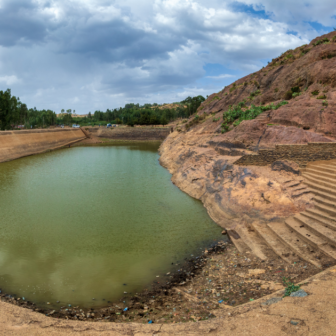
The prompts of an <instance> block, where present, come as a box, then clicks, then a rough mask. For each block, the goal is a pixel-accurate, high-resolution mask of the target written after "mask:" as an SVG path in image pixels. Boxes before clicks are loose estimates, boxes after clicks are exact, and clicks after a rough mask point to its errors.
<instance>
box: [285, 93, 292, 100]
mask: <svg viewBox="0 0 336 336" xmlns="http://www.w3.org/2000/svg"><path fill="white" fill-rule="evenodd" d="M292 97H293V92H292V91H287V92H286V93H285V99H286V100H290V99H292Z"/></svg>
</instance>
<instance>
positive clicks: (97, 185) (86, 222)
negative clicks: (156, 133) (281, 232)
mask: <svg viewBox="0 0 336 336" xmlns="http://www.w3.org/2000/svg"><path fill="white" fill-rule="evenodd" d="M158 146H159V145H158V144H156V143H138V144H137V143H133V144H127V145H112V146H111V145H109V146H101V147H76V148H67V149H62V150H58V151H54V152H50V153H45V154H41V155H37V156H30V157H25V158H22V159H19V160H15V161H11V162H6V163H1V164H0V213H1V217H0V288H1V290H2V291H3V292H5V293H9V294H13V295H14V294H15V295H16V296H18V297H25V299H26V300H30V301H32V302H34V303H36V304H38V305H40V306H44V305H46V304H47V302H50V304H51V306H57V305H58V304H57V303H56V302H57V301H59V305H68V304H71V305H81V306H82V307H94V306H104V304H105V303H106V302H108V301H115V300H118V299H120V298H121V297H122V296H124V292H127V295H131V294H135V293H136V292H139V291H141V290H143V289H145V288H149V286H150V285H151V283H152V282H153V281H157V282H160V281H162V282H163V283H165V282H166V281H169V280H167V276H165V274H166V273H167V272H170V271H173V270H174V269H175V270H176V268H178V265H180V264H181V263H182V262H183V260H184V259H185V258H188V257H190V256H191V255H194V256H196V255H199V254H200V252H201V251H202V249H203V251H204V248H206V247H208V246H209V245H210V244H212V243H215V242H217V241H218V240H220V239H222V236H221V228H220V227H218V226H217V225H216V224H215V223H214V222H213V221H212V220H211V219H210V217H209V216H208V214H207V212H206V210H205V209H204V207H203V205H202V203H201V202H200V201H197V200H195V199H193V198H191V197H190V196H188V195H187V194H185V193H183V192H182V191H180V190H179V189H178V188H177V187H176V186H174V185H173V184H172V182H171V180H170V179H171V175H170V174H169V172H168V171H167V170H166V169H164V168H163V167H161V166H160V164H159V162H158V159H159V154H158ZM172 264H174V265H172ZM176 264H178V265H176ZM93 299H94V300H93ZM49 307H50V306H49Z"/></svg>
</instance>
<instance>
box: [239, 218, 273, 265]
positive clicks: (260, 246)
mask: <svg viewBox="0 0 336 336" xmlns="http://www.w3.org/2000/svg"><path fill="white" fill-rule="evenodd" d="M236 232H237V233H238V234H239V235H240V236H241V238H242V239H243V240H244V243H245V244H246V245H247V246H248V247H249V249H250V250H251V251H252V252H253V253H254V254H255V255H256V256H257V257H258V258H260V259H261V260H266V259H267V258H272V257H275V255H274V252H273V251H272V250H271V249H270V248H269V247H268V245H267V244H266V242H265V240H264V239H263V238H261V237H260V236H259V235H258V233H257V232H256V231H255V230H254V228H253V227H252V228H251V229H248V228H247V227H246V226H245V225H243V224H241V225H239V226H238V227H236Z"/></svg>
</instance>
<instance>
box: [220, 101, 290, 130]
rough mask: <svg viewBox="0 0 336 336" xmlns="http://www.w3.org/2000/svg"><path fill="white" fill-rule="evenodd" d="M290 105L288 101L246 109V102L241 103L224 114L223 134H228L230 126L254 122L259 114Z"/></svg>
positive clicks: (252, 106)
mask: <svg viewBox="0 0 336 336" xmlns="http://www.w3.org/2000/svg"><path fill="white" fill-rule="evenodd" d="M286 104H288V102H287V101H282V102H280V103H278V104H277V105H274V104H273V103H272V104H269V105H265V106H255V105H253V104H252V105H251V106H250V107H249V108H244V107H245V101H242V102H240V103H239V104H238V105H236V106H231V107H230V108H229V109H228V110H227V111H226V112H224V114H223V123H222V132H223V133H224V132H227V131H228V130H229V126H230V125H233V126H238V125H239V124H240V123H241V122H242V121H243V120H252V119H255V118H256V117H257V116H258V115H259V114H261V113H263V112H266V111H269V110H277V109H278V108H279V107H281V106H283V105H286Z"/></svg>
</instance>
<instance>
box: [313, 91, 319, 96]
mask: <svg viewBox="0 0 336 336" xmlns="http://www.w3.org/2000/svg"><path fill="white" fill-rule="evenodd" d="M319 93H320V91H319V90H315V91H313V92H312V93H311V94H312V95H313V96H317V95H318V94H319Z"/></svg>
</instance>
